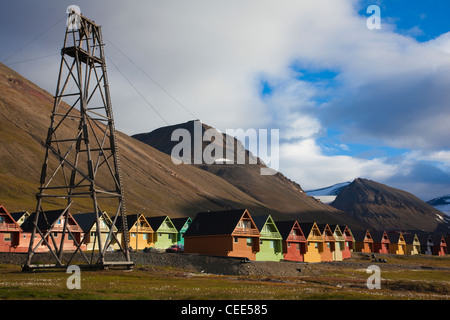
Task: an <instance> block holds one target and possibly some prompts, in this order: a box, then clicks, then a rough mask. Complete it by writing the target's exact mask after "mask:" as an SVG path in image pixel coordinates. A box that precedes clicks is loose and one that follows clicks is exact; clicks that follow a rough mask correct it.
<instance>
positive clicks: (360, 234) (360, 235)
mask: <svg viewBox="0 0 450 320" xmlns="http://www.w3.org/2000/svg"><path fill="white" fill-rule="evenodd" d="M368 233H369V234H370V232H369V230H352V234H353V237H354V238H355V241H358V242H361V241H364V240H365V239H366V234H368ZM370 235H371V234H370ZM369 240H372V241H373V239H372V238H371V239H369Z"/></svg>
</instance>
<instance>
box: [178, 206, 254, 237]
mask: <svg viewBox="0 0 450 320" xmlns="http://www.w3.org/2000/svg"><path fill="white" fill-rule="evenodd" d="M245 213H248V211H247V209H238V210H227V211H212V212H209V211H208V212H199V213H197V215H196V216H195V218H194V220H192V223H191V226H190V227H189V229H188V230H187V231H186V233H185V234H184V236H185V237H191V236H207V235H208V236H209V235H231V234H232V233H233V231H234V229H235V228H236V226H237V224H238V223H239V221H240V220H241V218H242V217H243V215H244V214H245ZM248 215H249V217H250V219H251V220H252V221H253V219H252V218H251V216H250V214H249V213H248ZM253 223H254V222H253ZM255 228H256V226H255Z"/></svg>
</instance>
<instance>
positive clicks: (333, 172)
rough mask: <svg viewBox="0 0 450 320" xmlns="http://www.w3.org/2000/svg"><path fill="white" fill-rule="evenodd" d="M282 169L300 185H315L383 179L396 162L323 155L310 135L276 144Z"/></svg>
mask: <svg viewBox="0 0 450 320" xmlns="http://www.w3.org/2000/svg"><path fill="white" fill-rule="evenodd" d="M280 159H281V161H280V162H281V166H282V167H283V171H282V173H284V174H286V175H287V176H288V177H291V178H292V179H294V180H295V181H299V182H300V183H301V185H302V187H303V189H305V190H307V189H316V188H321V187H325V186H329V185H332V184H335V183H337V182H343V181H349V180H352V179H355V178H358V177H365V178H369V179H373V180H376V181H381V180H385V179H387V178H389V177H391V176H393V175H394V174H395V173H396V172H397V169H398V167H397V165H395V164H387V163H385V160H386V159H383V158H376V159H371V160H367V159H358V158H353V157H350V156H327V155H325V154H323V152H322V150H321V148H320V147H319V146H318V145H317V143H316V142H315V140H314V139H304V140H301V141H297V142H294V143H285V144H283V145H282V146H281V147H280Z"/></svg>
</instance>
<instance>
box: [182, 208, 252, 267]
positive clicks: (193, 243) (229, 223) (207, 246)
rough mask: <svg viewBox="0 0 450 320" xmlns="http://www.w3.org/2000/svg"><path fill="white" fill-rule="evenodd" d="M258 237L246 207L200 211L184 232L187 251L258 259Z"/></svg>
mask: <svg viewBox="0 0 450 320" xmlns="http://www.w3.org/2000/svg"><path fill="white" fill-rule="evenodd" d="M259 238H260V233H259V231H258V228H257V227H256V225H255V222H254V221H253V219H252V217H251V216H250V213H249V212H248V210H247V209H241V210H229V211H216V212H200V213H198V214H197V215H196V217H195V218H194V220H193V221H192V223H191V225H190V226H189V228H188V229H187V231H186V233H185V234H184V252H186V253H199V254H205V255H215V256H225V257H242V258H248V259H250V260H255V258H256V253H257V252H258V251H259Z"/></svg>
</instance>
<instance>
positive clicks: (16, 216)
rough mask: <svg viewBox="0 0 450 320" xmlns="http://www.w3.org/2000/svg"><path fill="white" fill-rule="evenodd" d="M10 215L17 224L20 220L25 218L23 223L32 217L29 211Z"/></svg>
mask: <svg viewBox="0 0 450 320" xmlns="http://www.w3.org/2000/svg"><path fill="white" fill-rule="evenodd" d="M9 214H10V215H11V217H12V218H13V219H14V220H15V221H16V222H17V223H19V220H20V219H22V218H23V221H25V220H26V219H27V218H28V217H29V216H30V213H29V212H28V211H20V212H10V213H9Z"/></svg>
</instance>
